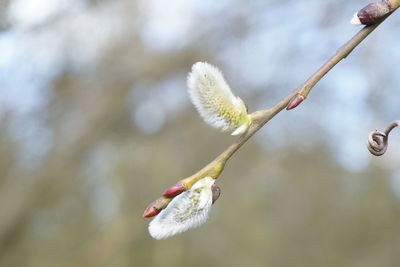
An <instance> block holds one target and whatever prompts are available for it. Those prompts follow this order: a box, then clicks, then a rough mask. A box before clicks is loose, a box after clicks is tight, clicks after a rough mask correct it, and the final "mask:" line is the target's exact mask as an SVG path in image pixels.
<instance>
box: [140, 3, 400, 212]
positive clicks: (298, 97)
mask: <svg viewBox="0 0 400 267" xmlns="http://www.w3.org/2000/svg"><path fill="white" fill-rule="evenodd" d="M396 1H397V0H396ZM393 11H395V10H393ZM392 13H393V12H391V13H390V14H388V16H390V15H391V14H392ZM388 16H387V17H388ZM387 17H384V18H383V19H382V20H381V21H380V22H378V23H377V24H374V25H372V26H366V27H364V28H363V29H361V30H360V31H359V32H358V33H357V34H355V35H354V36H353V37H352V38H351V39H350V40H349V41H348V42H347V43H345V44H344V45H343V46H342V47H341V48H339V49H338V50H337V51H336V53H335V54H334V55H333V56H332V57H331V58H330V59H328V61H327V62H325V63H324V64H323V65H322V66H321V67H320V68H319V69H318V70H317V71H316V72H315V73H314V74H313V75H311V77H310V78H308V80H307V81H306V82H304V83H303V84H302V85H301V86H300V87H298V88H297V89H296V90H294V91H293V92H292V93H290V94H289V95H287V96H285V97H284V98H283V99H281V100H280V101H279V102H278V103H276V104H275V105H274V106H273V107H271V108H269V109H265V110H259V111H256V112H254V113H252V114H251V117H252V124H251V126H250V128H249V129H248V130H247V132H246V133H244V134H243V135H242V136H240V137H239V139H237V140H236V141H235V142H234V143H233V144H232V145H230V146H229V147H228V148H227V149H226V150H225V151H224V152H222V153H221V154H220V155H219V156H218V157H217V158H216V159H214V160H213V161H211V162H210V163H209V164H208V165H207V166H205V167H204V168H203V169H201V170H200V171H198V172H197V173H195V174H194V175H192V176H190V177H188V178H186V179H183V180H181V181H179V182H178V183H177V185H179V186H176V188H181V187H182V185H183V187H184V188H186V189H188V188H190V187H191V186H192V185H193V184H194V183H195V182H197V181H198V180H200V179H202V178H204V177H206V176H211V177H213V178H214V179H217V178H218V177H219V175H220V174H221V172H222V170H223V168H224V166H225V163H226V162H227V160H228V159H229V158H230V157H231V156H232V155H233V154H234V153H235V152H236V151H237V150H238V149H239V148H240V147H241V146H242V145H243V144H244V143H245V142H246V141H247V140H249V139H250V137H252V136H253V135H254V134H255V133H256V132H257V131H258V130H259V129H260V128H261V127H263V126H264V125H265V124H266V123H267V122H268V121H269V120H271V119H272V118H273V117H274V116H275V115H276V114H278V113H279V112H281V111H282V110H283V109H284V108H287V109H292V108H294V107H296V106H297V105H299V104H300V103H301V102H302V101H303V100H304V99H305V98H306V97H307V96H308V94H309V93H310V91H311V89H312V88H313V87H314V86H315V85H316V84H317V83H318V81H319V80H321V78H322V77H323V76H324V75H325V74H326V73H328V72H329V71H330V70H331V69H332V68H333V67H334V66H335V65H336V64H337V63H338V62H340V61H341V60H342V59H344V58H346V57H347V56H348V55H349V54H350V53H351V52H352V51H353V49H354V48H355V47H357V46H358V45H359V44H360V43H361V42H362V41H363V40H364V39H365V38H366V37H367V36H368V35H369V34H370V33H371V32H373V31H374V30H375V29H376V28H377V27H378V26H379V25H380V24H381V23H382V22H383V20H385V19H386V18H387ZM293 104H296V105H295V106H293ZM173 187H175V185H174V186H173ZM171 199H172V198H168V197H161V198H159V199H157V200H156V201H154V202H153V203H151V204H150V205H149V206H148V207H147V209H146V211H145V212H144V214H143V216H144V217H152V216H155V215H157V214H158V213H159V212H160V211H161V210H162V209H164V208H165V207H166V206H167V205H168V204H169V202H170V201H171Z"/></svg>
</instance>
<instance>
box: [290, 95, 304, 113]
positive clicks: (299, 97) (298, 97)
mask: <svg viewBox="0 0 400 267" xmlns="http://www.w3.org/2000/svg"><path fill="white" fill-rule="evenodd" d="M304 99H305V97H304V96H302V95H301V94H297V95H295V96H294V97H293V98H292V100H290V102H289V104H288V105H287V107H286V110H291V109H294V108H295V107H297V106H298V105H300V104H301V102H303V100H304Z"/></svg>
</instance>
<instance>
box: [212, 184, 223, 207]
mask: <svg viewBox="0 0 400 267" xmlns="http://www.w3.org/2000/svg"><path fill="white" fill-rule="evenodd" d="M211 192H212V203H213V204H214V202H215V201H217V199H218V198H219V196H220V195H221V188H219V186H218V185H216V184H213V185H212V186H211Z"/></svg>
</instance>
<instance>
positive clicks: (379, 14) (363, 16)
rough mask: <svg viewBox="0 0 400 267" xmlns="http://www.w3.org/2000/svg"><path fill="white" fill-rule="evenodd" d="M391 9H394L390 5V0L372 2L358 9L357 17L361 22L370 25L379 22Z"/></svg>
mask: <svg viewBox="0 0 400 267" xmlns="http://www.w3.org/2000/svg"><path fill="white" fill-rule="evenodd" d="M391 11H393V9H392V7H391V5H390V1H388V0H382V1H381V2H376V3H371V4H369V5H367V6H365V7H364V8H363V9H361V10H360V11H358V13H357V17H358V19H359V20H360V22H361V24H364V25H367V26H369V25H374V24H375V23H377V22H379V21H380V20H381V19H382V18H384V17H385V16H386V15H388V14H389V13H390V12H391Z"/></svg>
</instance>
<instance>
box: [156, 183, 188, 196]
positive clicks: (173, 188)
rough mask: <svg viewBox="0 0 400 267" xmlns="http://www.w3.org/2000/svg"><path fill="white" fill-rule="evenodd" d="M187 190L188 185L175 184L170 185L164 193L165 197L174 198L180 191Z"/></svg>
mask: <svg viewBox="0 0 400 267" xmlns="http://www.w3.org/2000/svg"><path fill="white" fill-rule="evenodd" d="M184 191H186V187H185V185H183V184H174V185H172V186H170V187H169V188H168V189H167V190H165V192H164V193H163V194H162V195H163V196H164V197H167V198H173V197H175V196H177V195H179V194H180V193H182V192H184Z"/></svg>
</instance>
